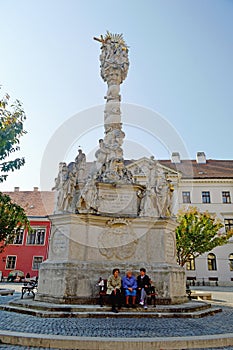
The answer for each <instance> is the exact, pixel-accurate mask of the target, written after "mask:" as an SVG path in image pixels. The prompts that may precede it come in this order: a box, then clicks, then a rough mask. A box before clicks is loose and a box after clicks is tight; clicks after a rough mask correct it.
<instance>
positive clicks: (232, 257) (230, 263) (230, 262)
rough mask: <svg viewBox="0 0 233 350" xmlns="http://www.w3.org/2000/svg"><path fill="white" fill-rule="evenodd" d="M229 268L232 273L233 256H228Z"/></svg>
mask: <svg viewBox="0 0 233 350" xmlns="http://www.w3.org/2000/svg"><path fill="white" fill-rule="evenodd" d="M229 266H230V271H233V254H230V255H229Z"/></svg>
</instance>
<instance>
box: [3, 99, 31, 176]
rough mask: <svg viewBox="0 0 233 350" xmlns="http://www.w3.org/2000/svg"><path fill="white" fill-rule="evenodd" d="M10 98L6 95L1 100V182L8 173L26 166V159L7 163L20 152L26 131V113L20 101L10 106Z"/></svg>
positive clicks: (16, 159)
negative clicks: (22, 137)
mask: <svg viewBox="0 0 233 350" xmlns="http://www.w3.org/2000/svg"><path fill="white" fill-rule="evenodd" d="M9 100H10V96H9V95H8V94H6V95H5V96H4V97H3V98H2V99H1V100H0V172H1V174H0V182H3V181H5V180H6V178H7V174H5V173H7V172H9V171H14V170H16V169H20V167H21V166H22V165H24V163H25V160H24V158H15V159H13V160H8V161H5V159H6V158H8V157H9V156H10V155H12V154H13V153H14V152H16V151H19V150H20V147H19V139H20V137H21V136H23V135H24V134H25V133H26V131H25V130H24V128H23V122H24V120H25V119H26V116H25V112H24V110H23V109H22V105H21V103H20V101H19V100H16V101H15V102H14V103H13V104H12V105H10V106H8V104H9Z"/></svg>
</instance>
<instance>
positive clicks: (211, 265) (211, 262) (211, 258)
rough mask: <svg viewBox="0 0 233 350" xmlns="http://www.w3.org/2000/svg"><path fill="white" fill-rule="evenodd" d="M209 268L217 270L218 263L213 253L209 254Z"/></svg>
mask: <svg viewBox="0 0 233 350" xmlns="http://www.w3.org/2000/svg"><path fill="white" fill-rule="evenodd" d="M207 260H208V270H210V271H216V270H217V263H216V256H215V255H214V254H213V253H210V254H208V258H207Z"/></svg>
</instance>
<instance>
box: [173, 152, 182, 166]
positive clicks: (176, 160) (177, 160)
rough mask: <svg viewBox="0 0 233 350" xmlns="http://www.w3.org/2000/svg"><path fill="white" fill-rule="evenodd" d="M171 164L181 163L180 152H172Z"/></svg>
mask: <svg viewBox="0 0 233 350" xmlns="http://www.w3.org/2000/svg"><path fill="white" fill-rule="evenodd" d="M171 162H172V163H180V153H179V152H172V157H171Z"/></svg>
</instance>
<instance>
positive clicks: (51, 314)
mask: <svg viewBox="0 0 233 350" xmlns="http://www.w3.org/2000/svg"><path fill="white" fill-rule="evenodd" d="M187 304H189V305H184V304H182V305H184V307H181V306H177V305H176V306H175V305H171V306H170V308H168V307H167V306H165V307H161V305H160V307H158V308H157V307H153V306H150V307H148V309H147V310H145V309H143V308H136V309H127V308H122V309H121V310H120V311H119V313H113V312H111V308H109V307H100V306H99V307H93V306H92V305H72V306H70V305H62V306H57V307H56V308H55V307H51V306H50V307H49V306H48V307H47V308H46V306H45V305H43V307H41V308H39V305H37V303H36V302H35V304H34V305H33V303H30V304H27V303H24V304H23V303H18V304H17V302H12V303H10V304H7V305H0V309H2V310H5V311H11V312H18V313H23V314H27V315H32V316H37V317H45V318H68V317H78V318H114V317H118V318H119V317H120V318H175V317H176V318H200V317H204V316H209V315H214V314H215V313H217V312H221V311H222V309H221V308H218V307H212V306H211V305H210V304H207V303H200V302H196V303H195V302H192V303H187Z"/></svg>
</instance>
